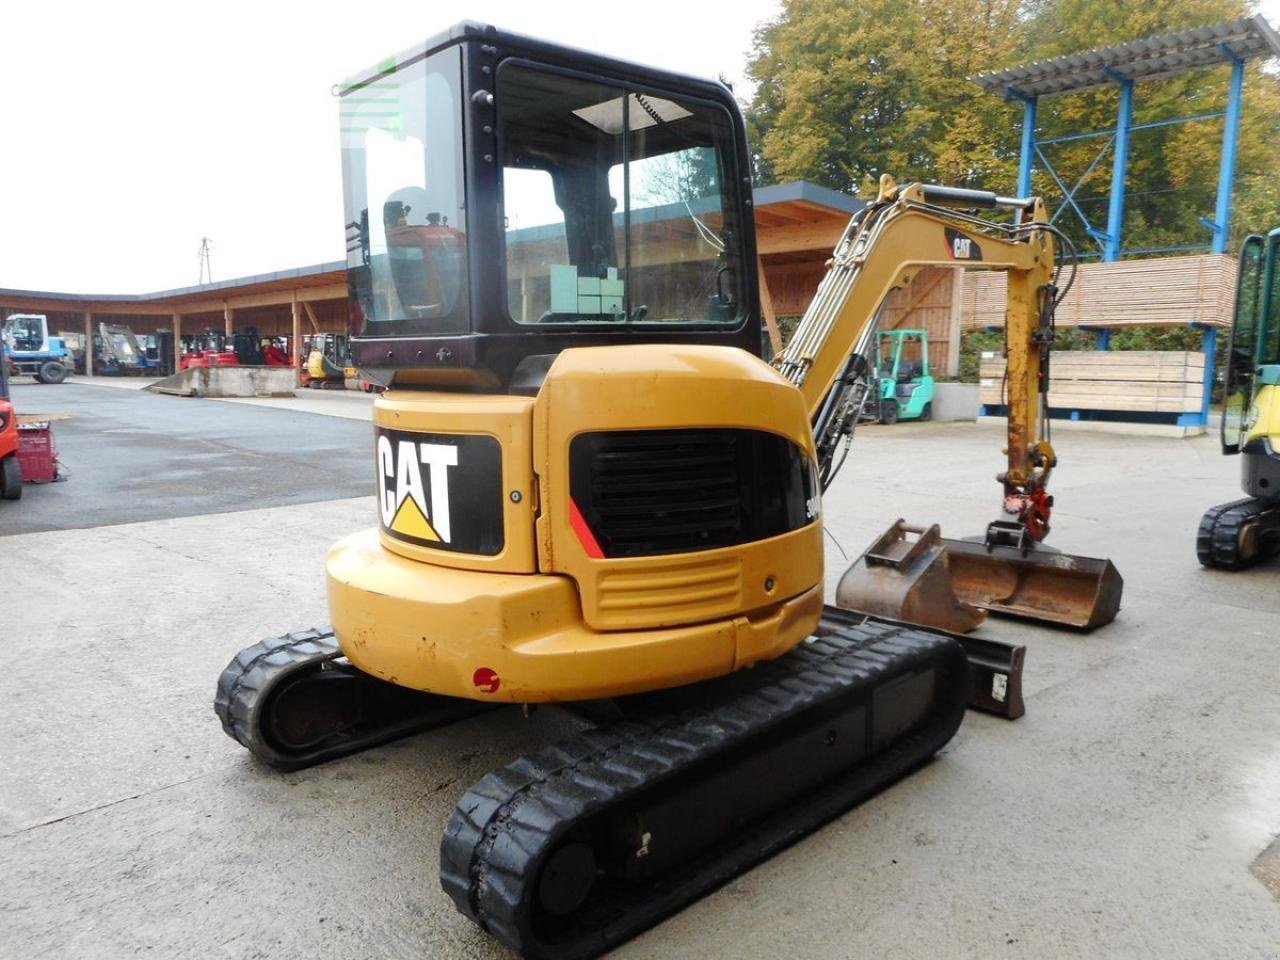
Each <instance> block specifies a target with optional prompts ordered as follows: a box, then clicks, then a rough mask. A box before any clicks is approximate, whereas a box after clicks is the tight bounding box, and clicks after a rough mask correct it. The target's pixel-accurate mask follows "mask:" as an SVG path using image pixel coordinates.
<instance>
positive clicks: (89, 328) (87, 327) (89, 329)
mask: <svg viewBox="0 0 1280 960" xmlns="http://www.w3.org/2000/svg"><path fill="white" fill-rule="evenodd" d="M84 375H85V376H86V377H92V376H93V313H92V311H89V310H86V311H85V312H84Z"/></svg>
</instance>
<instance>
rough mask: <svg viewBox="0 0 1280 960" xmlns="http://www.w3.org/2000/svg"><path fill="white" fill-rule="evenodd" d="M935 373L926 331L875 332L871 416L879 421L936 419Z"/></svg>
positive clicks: (869, 411) (869, 413) (869, 408)
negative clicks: (873, 391) (873, 397)
mask: <svg viewBox="0 0 1280 960" xmlns="http://www.w3.org/2000/svg"><path fill="white" fill-rule="evenodd" d="M933 394H934V391H933V375H932V373H931V372H930V370H929V333H928V331H926V330H881V331H880V332H879V333H878V334H877V335H876V349H875V400H874V402H873V403H871V404H868V416H869V417H870V418H871V419H874V420H878V421H879V422H880V423H897V422H898V421H899V420H931V419H933Z"/></svg>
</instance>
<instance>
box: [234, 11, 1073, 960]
mask: <svg viewBox="0 0 1280 960" xmlns="http://www.w3.org/2000/svg"><path fill="white" fill-rule="evenodd" d="M342 94H343V99H342V106H341V111H342V137H343V141H342V148H343V173H344V193H345V200H346V213H347V217H346V219H347V222H348V223H347V229H348V257H349V271H348V276H349V282H350V300H349V302H350V312H351V321H350V327H351V333H352V340H351V351H352V356H353V359H354V362H355V364H356V365H357V366H358V367H359V369H360V371H361V374H362V376H364V377H366V378H368V379H370V380H372V381H375V382H377V383H379V384H382V385H385V386H386V387H387V388H388V389H387V392H385V393H384V394H383V395H382V396H380V397H379V398H378V400H377V402H376V406H375V413H374V434H375V437H374V445H373V453H374V464H375V473H376V484H375V487H376V502H377V515H378V516H377V519H378V523H377V526H376V527H374V528H373V529H369V530H365V531H363V532H360V533H356V534H354V535H352V536H350V537H348V538H346V539H345V540H342V541H341V542H339V543H338V544H337V545H335V546H334V547H333V548H332V550H331V551H330V553H329V557H328V563H327V571H328V583H329V607H330V614H331V617H332V621H333V626H332V627H331V628H321V629H316V630H308V631H304V632H299V633H294V634H290V635H287V636H284V637H280V638H276V639H272V640H267V641H264V642H262V643H259V644H256V645H254V646H252V647H249V648H247V649H246V650H244V651H242V652H241V653H240V654H238V655H237V656H236V658H235V659H234V660H232V662H231V663H230V664H229V665H228V667H227V668H226V670H225V671H224V672H223V674H222V675H221V677H220V679H219V682H218V688H217V696H216V701H215V708H216V710H217V713H218V715H219V717H220V719H221V721H222V724H223V727H224V728H225V730H226V731H227V733H228V734H230V735H231V736H232V737H234V738H235V739H236V740H238V741H239V742H240V743H242V744H243V745H244V746H245V747H247V748H248V749H249V750H250V751H251V752H252V754H253V755H254V756H256V757H258V758H259V759H261V760H263V761H265V762H266V763H268V764H271V765H273V766H276V767H280V768H285V769H290V768H298V767H303V766H307V765H309V764H313V763H318V762H322V761H325V760H328V759H331V758H334V757H338V756H343V755H345V754H350V753H352V752H355V751H358V750H361V749H364V748H367V747H370V746H373V745H375V744H378V743H382V742H385V741H387V740H389V739H391V738H393V737H397V736H403V735H405V734H408V733H413V732H416V731H420V730H425V729H429V728H431V727H435V726H439V725H441V724H443V723H445V722H448V721H451V720H454V719H457V718H459V717H462V716H465V715H467V714H469V713H472V712H474V711H475V710H477V709H481V708H484V707H485V706H488V705H496V704H502V703H506V704H524V705H531V704H540V703H555V704H558V705H560V706H561V707H564V708H567V709H570V710H573V711H575V712H577V713H578V714H579V715H581V716H583V717H585V718H588V719H589V721H590V724H591V725H590V726H589V727H588V728H587V729H586V730H585V731H584V732H582V733H580V734H578V735H576V736H574V737H571V738H570V739H567V740H564V741H561V742H560V743H558V744H556V745H555V746H552V747H548V748H546V749H544V750H541V751H539V752H537V753H534V754H532V755H530V756H526V757H523V758H521V759H519V760H516V761H514V762H513V763H511V764H509V765H507V766H506V767H503V768H501V769H499V770H496V771H494V772H492V773H490V774H488V775H486V776H485V777H484V778H483V779H481V780H480V781H479V782H478V783H477V784H476V785H475V786H473V787H472V788H471V789H470V790H469V791H468V792H467V793H466V795H465V796H464V797H463V798H462V800H461V801H460V802H459V804H458V806H457V809H456V810H455V812H454V814H453V816H452V818H451V819H450V821H449V823H448V826H447V828H446V831H445V835H444V838H443V840H442V844H441V853H440V877H441V883H442V885H443V887H444V889H445V891H446V892H447V893H448V895H449V896H450V897H451V898H452V899H453V900H454V902H455V903H456V904H457V906H458V909H459V910H461V911H462V912H463V913H464V914H466V915H467V916H468V917H471V918H472V919H473V920H474V921H475V922H476V923H478V924H479V925H480V926H481V927H483V928H484V929H485V930H487V931H488V932H489V933H491V934H492V935H493V936H495V937H496V938H498V939H499V940H501V941H502V942H503V943H505V944H506V945H508V946H509V947H510V948H511V949H513V950H515V951H516V952H517V953H519V954H521V955H522V956H527V957H556V958H562V957H589V956H595V955H597V954H599V953H601V952H603V951H604V950H606V949H608V948H609V947H611V946H613V945H615V944H617V943H620V942H622V941H624V940H626V939H627V938H629V937H631V936H633V935H634V934H635V933H637V932H638V931H640V930H642V929H644V928H645V927H647V926H650V925H652V924H654V923H656V922H658V921H659V920H661V919H662V918H663V917H664V916H666V915H668V914H670V913H672V912H674V911H676V910H679V909H680V908H681V907H683V906H684V905H686V904H688V903H689V902H691V901H692V900H694V899H696V898H697V897H699V896H701V895H702V894H704V893H705V892H707V891H708V890H710V889H713V888H714V887H716V886H718V885H719V884H721V883H723V882H725V881H726V880H727V879H729V878H730V877H732V876H733V875H735V874H736V873H739V872H741V871H742V870H745V869H747V868H748V867H750V866H751V865H752V864H754V863H756V862H758V861H760V860H762V859H764V858H766V857H768V856H770V855H771V854H772V853H773V852H775V851H777V850H779V849H781V848H782V847H784V846H786V845H787V844H789V843H791V842H793V841H794V840H796V839H797V838H799V837H801V836H803V835H805V834H806V833H808V832H810V831H812V830H814V829H816V828H817V827H818V826H820V825H821V824H823V823H824V822H826V821H827V820H829V819H831V818H832V817H834V816H837V815H839V814H840V813H842V812H843V811H845V810H847V809H849V808H850V807H851V806H853V805H855V804H857V803H858V802H860V801H861V800H862V799H864V798H865V797H867V796H869V795H871V794H872V793H874V792H875V791H877V790H879V789H881V788H883V787H884V786H886V785H888V784H890V783H892V782H893V781H895V780H896V779H898V778H900V777H902V776H903V775H905V774H907V773H908V772H910V771H911V770H913V769H914V768H916V767H918V766H919V765H920V764H922V763H924V762H926V761H927V760H928V759H929V758H930V757H931V756H933V754H934V753H935V752H936V751H937V750H938V749H939V748H940V747H942V746H943V745H944V744H945V743H946V742H947V741H948V740H949V739H950V737H951V736H952V734H953V733H954V732H955V730H956V729H957V727H958V725H959V723H960V721H961V719H962V716H963V713H964V709H965V705H966V702H967V701H968V700H969V698H970V676H971V673H972V674H973V675H975V676H982V674H981V673H980V669H981V665H980V664H977V663H975V661H974V660H973V659H972V658H970V659H967V658H966V653H965V648H964V647H963V646H962V645H961V644H960V643H959V642H957V640H956V639H955V638H953V637H951V636H949V635H946V634H943V633H938V632H934V631H931V630H927V629H921V628H918V627H913V626H909V625H906V624H904V623H901V622H893V621H889V620H883V619H876V618H869V617H867V616H865V615H862V614H857V613H853V612H850V611H847V610H842V609H839V608H837V607H831V606H824V603H823V533H822V522H821V516H822V490H823V488H824V486H825V485H826V484H827V483H829V482H830V480H831V478H832V477H833V476H834V474H835V470H836V468H837V467H838V466H839V464H840V462H841V460H842V459H843V456H844V453H845V452H847V446H846V443H847V440H848V438H849V435H850V432H851V431H852V429H853V425H854V424H855V423H856V421H857V414H858V413H859V411H860V408H861V405H862V404H863V403H864V402H865V399H866V393H867V387H868V372H869V371H868V370H867V364H866V361H865V359H863V358H864V357H865V353H866V351H865V349H864V347H865V344H866V343H867V342H868V341H869V338H870V337H872V336H873V334H872V329H873V326H874V323H873V321H874V315H875V312H876V309H877V305H878V304H879V303H880V302H882V301H883V299H884V297H885V296H887V295H888V294H889V292H890V291H892V290H893V289H895V288H898V287H901V286H902V285H904V284H907V283H909V282H910V278H911V277H912V276H913V275H914V274H915V273H916V272H917V271H918V269H919V268H920V266H921V265H924V264H933V263H948V264H956V263H957V262H959V263H960V264H962V265H964V266H969V267H974V268H986V269H994V270H1003V271H1006V272H1008V274H1009V278H1010V283H1009V289H1010V316H1011V320H1013V321H1014V323H1016V324H1019V325H1020V326H1018V327H1017V328H1018V329H1028V330H1034V331H1036V340H1035V343H1034V344H1033V345H1032V346H1031V347H1029V348H1028V349H1026V350H1022V349H1019V350H1015V349H1014V346H1013V344H1012V343H1011V347H1010V357H1009V367H1010V391H1011V397H1014V398H1022V400H1019V401H1018V402H1019V403H1024V405H1025V404H1029V403H1030V399H1029V398H1030V397H1033V396H1037V395H1039V394H1038V393H1037V390H1038V389H1039V386H1038V380H1039V377H1040V369H1041V368H1040V367H1039V366H1038V365H1037V364H1038V363H1039V358H1040V357H1041V355H1042V353H1043V350H1045V349H1047V346H1046V341H1045V331H1046V330H1047V329H1048V327H1049V326H1051V317H1052V305H1053V303H1054V300H1055V295H1054V286H1053V274H1054V265H1053V261H1054V254H1053V249H1054V248H1053V243H1052V233H1053V228H1052V227H1050V226H1049V225H1048V224H1047V223H1046V222H1045V216H1044V209H1043V207H1042V205H1041V204H1040V202H1039V201H1038V200H1034V199H1026V198H1015V199H1004V198H999V197H996V196H995V195H994V194H988V193H981V192H975V191H961V190H953V189H948V188H945V187H933V186H924V185H920V184H914V185H911V186H906V187H901V188H899V187H897V186H895V185H894V184H893V183H892V182H891V181H888V180H886V181H885V183H884V185H883V187H882V190H881V194H880V197H879V199H878V200H877V201H875V202H874V203H872V204H870V205H869V206H868V207H867V208H866V209H865V210H863V211H862V212H860V213H859V214H858V215H857V217H855V219H854V221H853V222H852V223H851V224H850V226H849V228H848V231H847V232H846V235H845V237H844V239H843V240H842V241H841V243H840V246H839V248H838V249H837V250H836V251H835V256H834V260H833V263H832V266H831V271H830V274H829V275H828V277H827V278H826V280H825V281H824V282H823V284H822V287H821V289H820V291H819V293H818V298H817V300H816V301H815V304H814V307H813V308H811V310H810V311H809V313H808V314H807V315H806V319H805V323H804V324H803V325H802V327H801V330H800V333H799V334H798V335H797V337H796V340H795V341H793V343H792V344H791V345H790V346H789V347H788V348H787V350H786V351H785V352H784V353H783V354H782V355H781V356H779V357H778V358H776V361H775V364H774V365H771V364H770V363H767V362H765V360H763V359H761V357H760V356H759V352H760V340H761V338H760V316H761V314H760V310H759V291H758V285H757V276H756V273H755V269H754V267H755V264H756V263H757V259H756V243H755V232H754V227H753V216H752V207H751V203H752V196H751V185H750V175H749V171H750V164H749V158H748V155H747V148H746V137H745V134H744V129H743V122H742V118H741V115H740V113H739V110H738V108H737V105H736V103H735V101H734V99H733V96H732V95H731V93H730V92H729V91H728V90H727V89H726V88H725V87H724V86H723V85H721V84H719V83H717V82H714V81H707V80H699V79H692V78H689V77H685V76H680V75H677V74H673V73H668V72H664V71H660V70H655V69H652V68H649V67H644V66H639V65H636V64H631V63H624V62H619V61H616V60H612V59H608V58H605V57H600V56H595V55H591V54H587V53H583V52H579V51H575V50H570V49H566V48H564V47H560V46H555V45H551V44H548V43H544V42H540V41H535V40H530V39H528V38H524V37H519V36H514V35H511V34H507V33H502V32H499V31H496V30H494V29H493V28H492V27H483V26H479V25H474V24H463V25H460V26H458V27H455V28H454V29H453V30H451V31H450V32H448V33H447V34H444V35H442V36H439V37H437V38H435V39H433V40H431V41H429V42H428V43H426V44H425V45H424V46H419V47H417V48H415V49H412V50H410V51H408V52H406V53H405V54H404V55H402V56H401V57H399V58H398V59H396V60H394V61H389V64H388V65H387V66H385V68H380V69H379V70H377V71H376V72H374V73H371V74H369V75H368V76H364V77H361V78H359V79H358V80H356V81H353V82H351V83H348V84H346V85H345V86H344V87H343V88H342ZM973 208H990V209H992V210H994V211H996V212H997V213H999V214H1000V215H1002V216H1004V217H1005V218H1006V219H1007V220H1009V221H1010V222H1007V223H999V222H996V221H995V220H994V219H993V220H984V219H981V218H979V217H978V216H976V215H972V214H969V213H965V212H963V211H965V210H970V209H973ZM1011 329H1012V327H1011ZM1015 405H1016V404H1015ZM1011 425H1015V426H1017V425H1020V427H1019V428H1020V429H1023V428H1025V429H1026V430H1031V431H1032V433H1027V434H1025V435H1021V436H1019V437H1016V438H1015V442H1012V443H1011V449H1010V467H1009V471H1008V473H1007V474H1006V475H1005V477H1004V480H1003V482H1004V486H1005V499H1006V504H1007V505H1008V506H1009V510H1008V512H1007V513H1006V515H1005V516H1006V519H1005V521H1003V523H1004V525H1003V526H1002V527H1000V528H999V529H1000V530H1001V531H1003V532H1002V533H1001V534H1000V535H1001V536H1007V537H1008V538H1009V539H1010V540H1011V542H1013V543H1014V546H1013V547H1010V548H1008V549H1013V550H1015V551H1019V550H1022V549H1023V548H1025V547H1026V546H1027V538H1028V537H1030V538H1031V539H1032V540H1035V539H1039V537H1041V536H1043V533H1044V529H1043V528H1044V524H1043V523H1042V522H1041V521H1043V520H1044V518H1045V516H1047V509H1048V503H1047V501H1046V497H1045V495H1044V480H1045V478H1046V477H1047V476H1048V471H1049V469H1050V468H1051V467H1052V465H1053V453H1052V451H1051V450H1050V449H1049V448H1048V446H1047V444H1046V443H1042V442H1038V441H1037V440H1036V439H1035V436H1034V423H1033V422H1032V423H1028V421H1027V420H1026V419H1017V418H1016V417H1015V418H1012V419H1011ZM1013 434H1014V431H1013V430H1012V429H1011V437H1013ZM1037 522H1040V527H1034V524H1035V523H1037ZM979 546H980V548H981V549H983V550H985V547H982V545H979ZM913 549H914V548H913ZM993 549H995V547H994V546H993ZM883 552H884V554H885V558H886V563H887V566H892V565H893V563H900V564H901V563H903V562H905V561H904V558H903V557H902V556H901V555H899V554H898V553H895V550H894V549H893V548H892V546H886V547H885V548H884V551H883ZM906 552H908V553H910V552H911V550H910V549H908V550H907V551H906ZM902 575H903V576H906V574H902ZM952 602H953V603H954V598H952ZM746 668H751V669H746Z"/></svg>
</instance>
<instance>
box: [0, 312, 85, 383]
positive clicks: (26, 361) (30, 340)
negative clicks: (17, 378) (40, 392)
mask: <svg viewBox="0 0 1280 960" xmlns="http://www.w3.org/2000/svg"><path fill="white" fill-rule="evenodd" d="M0 339H3V340H4V343H5V349H6V351H7V354H8V363H9V369H10V372H11V373H20V374H29V375H31V376H33V377H35V379H36V382H37V383H62V381H64V380H66V379H67V373H68V371H69V370H70V368H71V352H70V351H69V350H68V349H67V347H66V344H64V343H63V341H62V338H61V337H51V336H50V335H49V321H48V318H47V317H45V316H44V314H39V313H14V314H10V315H9V316H8V317H7V318H6V319H5V321H4V324H3V326H0Z"/></svg>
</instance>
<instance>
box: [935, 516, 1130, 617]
mask: <svg viewBox="0 0 1280 960" xmlns="http://www.w3.org/2000/svg"><path fill="white" fill-rule="evenodd" d="M940 546H941V547H943V548H944V549H945V552H946V555H947V559H948V562H949V567H950V572H951V584H952V587H953V589H954V590H955V594H956V596H957V597H958V598H959V599H960V601H961V602H962V603H966V604H972V605H973V606H976V607H981V608H982V609H984V610H989V611H991V612H992V613H1000V614H1006V615H1008V616H1012V617H1021V618H1023V619H1026V620H1040V621H1044V622H1047V623H1057V624H1064V625H1066V626H1070V627H1079V628H1081V629H1084V630H1092V629H1093V628H1094V627H1100V626H1102V625H1103V624H1106V623H1110V622H1111V621H1112V620H1114V619H1115V617H1116V613H1117V612H1118V611H1119V610H1120V595H1121V593H1122V592H1123V590H1124V580H1123V579H1122V578H1121V576H1120V574H1119V573H1118V572H1117V571H1116V568H1115V567H1114V566H1113V565H1112V563H1111V561H1110V560H1099V559H1097V558H1095V557H1077V556H1073V555H1071V554H1069V553H1060V552H1058V551H1056V550H1050V549H1047V548H1046V547H1043V546H1037V547H1035V548H1033V549H1031V550H1029V551H1027V552H1026V553H1023V552H1022V551H1020V550H1018V549H1017V548H1015V547H1006V546H997V547H992V548H990V549H988V548H987V546H986V545H985V544H983V543H981V542H978V541H974V540H948V539H945V538H941V540H940Z"/></svg>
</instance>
